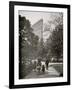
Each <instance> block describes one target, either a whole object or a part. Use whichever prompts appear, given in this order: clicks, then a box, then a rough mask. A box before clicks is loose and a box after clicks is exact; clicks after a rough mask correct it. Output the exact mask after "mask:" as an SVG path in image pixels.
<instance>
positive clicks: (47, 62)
mask: <svg viewBox="0 0 72 90" xmlns="http://www.w3.org/2000/svg"><path fill="white" fill-rule="evenodd" d="M45 64H46V69H47V70H48V65H49V60H48V59H46V62H45Z"/></svg>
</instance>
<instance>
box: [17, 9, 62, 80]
mask: <svg viewBox="0 0 72 90" xmlns="http://www.w3.org/2000/svg"><path fill="white" fill-rule="evenodd" d="M18 15H19V16H18V18H19V79H30V78H51V77H63V13H62V12H40V11H38V12H37V11H36V12H35V11H24V10H19V11H18Z"/></svg>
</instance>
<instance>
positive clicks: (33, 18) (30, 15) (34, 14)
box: [18, 10, 62, 41]
mask: <svg viewBox="0 0 72 90" xmlns="http://www.w3.org/2000/svg"><path fill="white" fill-rule="evenodd" d="M18 13H19V15H21V16H25V17H26V19H28V20H29V21H30V23H31V26H32V25H33V24H35V23H36V22H37V21H39V20H40V19H43V24H48V22H49V21H54V19H55V18H57V17H60V15H61V14H62V13H60V12H59V13H58V12H44V11H43V12H41V11H40V12H39V11H25V10H19V12H18ZM50 27H51V29H53V28H54V27H55V25H54V24H51V26H50ZM50 34H51V32H49V31H46V32H44V34H43V35H44V41H46V39H47V38H48V37H49V36H50Z"/></svg>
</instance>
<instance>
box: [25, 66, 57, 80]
mask: <svg viewBox="0 0 72 90" xmlns="http://www.w3.org/2000/svg"><path fill="white" fill-rule="evenodd" d="M58 76H59V73H58V72H57V71H56V70H55V69H54V68H53V67H52V66H49V68H48V70H45V73H42V72H40V73H38V72H35V71H34V70H32V71H31V72H30V73H29V74H28V75H27V76H26V77H25V79H28V78H45V77H58Z"/></svg>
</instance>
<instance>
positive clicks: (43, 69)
mask: <svg viewBox="0 0 72 90" xmlns="http://www.w3.org/2000/svg"><path fill="white" fill-rule="evenodd" d="M42 72H43V73H44V72H45V66H44V65H42Z"/></svg>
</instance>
